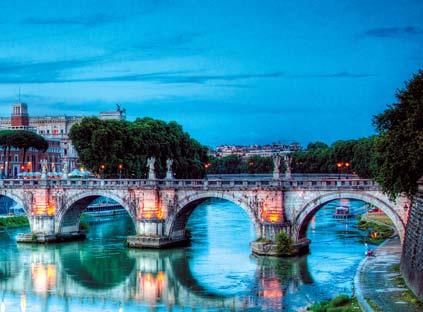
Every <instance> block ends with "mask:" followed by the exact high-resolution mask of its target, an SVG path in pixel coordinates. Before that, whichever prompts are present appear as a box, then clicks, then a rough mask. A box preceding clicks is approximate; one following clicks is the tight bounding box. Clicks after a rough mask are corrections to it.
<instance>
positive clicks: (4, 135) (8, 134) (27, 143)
mask: <svg viewBox="0 0 423 312" xmlns="http://www.w3.org/2000/svg"><path fill="white" fill-rule="evenodd" d="M0 146H1V147H2V148H3V167H5V166H4V165H5V162H6V159H7V158H8V157H7V153H9V152H10V149H11V148H12V147H14V148H18V149H21V150H23V157H22V160H21V161H22V165H23V164H24V162H25V158H26V153H27V151H28V150H29V149H30V148H34V149H36V150H39V151H42V152H45V151H47V149H48V142H47V141H46V139H44V138H43V137H42V136H41V135H38V134H36V133H35V132H32V131H27V130H0Z"/></svg>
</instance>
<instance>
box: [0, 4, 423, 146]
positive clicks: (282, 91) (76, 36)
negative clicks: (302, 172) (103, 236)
mask: <svg viewBox="0 0 423 312" xmlns="http://www.w3.org/2000/svg"><path fill="white" fill-rule="evenodd" d="M0 34H1V36H0V115H1V116H9V115H10V107H11V105H12V104H13V103H14V102H17V100H18V92H19V91H18V90H19V87H21V90H22V91H21V100H22V101H23V102H25V103H27V104H28V105H29V110H30V114H31V115H33V116H35V115H50V114H51V115H59V114H66V115H97V114H98V112H100V111H105V110H113V109H114V108H115V104H116V103H118V104H120V105H122V106H123V107H125V108H126V110H127V116H128V119H129V120H132V119H134V118H136V117H145V116H149V117H153V118H158V119H164V120H166V121H170V120H175V121H177V122H178V123H180V124H182V125H183V126H184V129H185V130H186V131H188V132H189V133H190V134H191V135H192V136H193V137H194V138H196V139H198V140H199V141H200V142H202V143H203V144H206V145H210V146H216V145H222V144H234V145H235V144H239V145H241V144H242V145H248V144H265V143H272V142H278V141H282V142H286V143H288V142H291V141H298V142H300V143H301V144H303V145H305V144H307V143H308V142H311V141H317V140H319V141H324V142H327V143H332V142H334V141H336V140H338V139H350V138H358V137H363V136H368V135H371V134H373V133H374V129H373V126H372V116H373V115H375V114H378V113H380V112H382V111H383V110H384V109H385V108H386V105H388V104H390V103H393V102H394V101H395V91H396V89H398V88H402V87H403V86H404V81H406V80H408V79H410V78H411V76H412V74H413V73H415V72H416V71H417V70H418V69H421V68H423V1H420V0H414V1H411V0H409V1H394V0H390V1H389V0H385V1H364V0H351V1H335V0H331V1H311V0H309V1H270V0H269V1H183V0H181V1H176V0H175V1H166V0H162V1H158V0H157V1H135V0H133V1H130V0H126V1H125V0H121V1H107V0H102V1H82V0H81V1H28V0H27V1H23V0H21V1H3V0H0Z"/></svg>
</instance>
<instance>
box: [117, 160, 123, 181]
mask: <svg viewBox="0 0 423 312" xmlns="http://www.w3.org/2000/svg"><path fill="white" fill-rule="evenodd" d="M122 169H123V165H122V164H119V166H118V170H119V180H120V179H122Z"/></svg>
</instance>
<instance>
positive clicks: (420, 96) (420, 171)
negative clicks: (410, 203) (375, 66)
mask: <svg viewBox="0 0 423 312" xmlns="http://www.w3.org/2000/svg"><path fill="white" fill-rule="evenodd" d="M396 97H397V100H398V102H397V103H395V104H392V105H390V106H389V107H388V108H387V109H386V110H385V111H384V112H383V113H381V114H379V115H377V116H375V117H374V120H373V122H374V125H375V127H376V129H377V130H378V131H379V137H378V139H377V141H376V164H377V169H376V174H375V178H376V181H377V182H378V183H379V184H380V185H381V186H382V187H383V189H384V191H385V192H387V193H389V194H390V195H391V196H392V197H395V196H396V195H397V194H399V193H405V194H407V195H409V196H412V195H413V194H414V193H415V192H416V191H417V181H418V180H419V179H420V178H421V177H422V176H423V71H422V70H420V71H418V72H417V74H415V75H414V77H413V78H412V79H411V80H410V81H408V82H407V83H406V85H405V88H403V89H401V90H398V91H397V93H396Z"/></svg>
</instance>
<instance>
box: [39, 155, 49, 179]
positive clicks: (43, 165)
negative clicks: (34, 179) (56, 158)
mask: <svg viewBox="0 0 423 312" xmlns="http://www.w3.org/2000/svg"><path fill="white" fill-rule="evenodd" d="M40 164H41V179H47V166H48V163H47V159H42V160H41V161H40Z"/></svg>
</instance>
